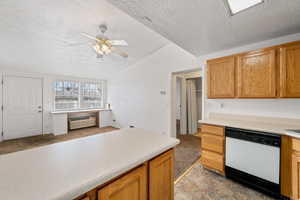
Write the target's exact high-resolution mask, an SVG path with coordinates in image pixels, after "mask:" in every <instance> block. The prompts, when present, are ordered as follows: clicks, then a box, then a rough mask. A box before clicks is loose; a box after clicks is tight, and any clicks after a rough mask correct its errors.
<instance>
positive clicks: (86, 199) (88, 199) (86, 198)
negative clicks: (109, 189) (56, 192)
mask: <svg viewBox="0 0 300 200" xmlns="http://www.w3.org/2000/svg"><path fill="white" fill-rule="evenodd" d="M81 200H90V198H89V197H85V198H83V199H81Z"/></svg>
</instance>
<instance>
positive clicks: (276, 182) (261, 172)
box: [225, 128, 281, 197]
mask: <svg viewBox="0 0 300 200" xmlns="http://www.w3.org/2000/svg"><path fill="white" fill-rule="evenodd" d="M280 145H281V137H280V136H279V135H275V134H270V133H265V132H258V131H250V130H243V129H237V128H226V161H225V172H226V176H227V177H228V178H230V179H233V180H235V181H238V182H240V183H243V184H246V185H248V186H250V187H253V188H255V189H257V190H260V191H262V192H264V193H267V194H269V195H271V196H274V197H280Z"/></svg>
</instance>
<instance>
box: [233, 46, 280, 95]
mask: <svg viewBox="0 0 300 200" xmlns="http://www.w3.org/2000/svg"><path fill="white" fill-rule="evenodd" d="M237 80H238V83H237V84H238V91H237V92H238V97H241V98H272V97H276V50H275V49H271V50H261V51H256V52H250V53H246V54H242V55H239V56H238V64H237Z"/></svg>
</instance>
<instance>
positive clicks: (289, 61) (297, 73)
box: [280, 42, 300, 98]
mask: <svg viewBox="0 0 300 200" xmlns="http://www.w3.org/2000/svg"><path fill="white" fill-rule="evenodd" d="M280 89H281V91H280V96H281V97H291V98H295V97H297V98H299V97H300V42H297V43H292V44H289V45H286V46H284V47H282V48H281V49H280Z"/></svg>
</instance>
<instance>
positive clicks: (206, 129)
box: [201, 124, 224, 136]
mask: <svg viewBox="0 0 300 200" xmlns="http://www.w3.org/2000/svg"><path fill="white" fill-rule="evenodd" d="M201 131H202V132H203V133H211V134H214V135H219V136H224V127H221V126H213V125H207V124H203V125H202V126H201Z"/></svg>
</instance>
